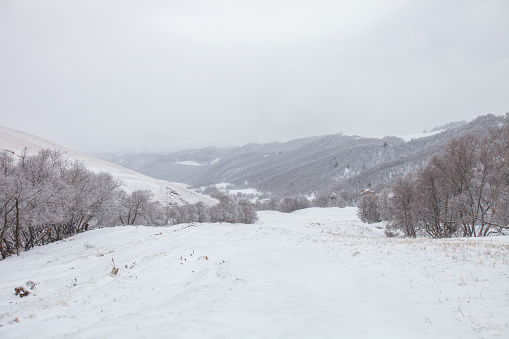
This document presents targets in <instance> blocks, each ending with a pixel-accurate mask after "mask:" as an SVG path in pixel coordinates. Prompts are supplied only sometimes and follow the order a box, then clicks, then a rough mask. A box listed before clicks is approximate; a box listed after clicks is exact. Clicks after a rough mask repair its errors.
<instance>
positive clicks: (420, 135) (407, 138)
mask: <svg viewBox="0 0 509 339" xmlns="http://www.w3.org/2000/svg"><path fill="white" fill-rule="evenodd" d="M443 131H444V130H440V131H432V132H422V133H413V134H403V135H381V136H380V135H376V136H369V137H366V138H375V139H383V138H385V137H397V138H401V139H403V140H404V141H405V142H409V141H412V140H414V139H420V138H425V137H429V136H432V135H435V134H438V133H442V132H443ZM360 138H363V137H358V138H357V139H360Z"/></svg>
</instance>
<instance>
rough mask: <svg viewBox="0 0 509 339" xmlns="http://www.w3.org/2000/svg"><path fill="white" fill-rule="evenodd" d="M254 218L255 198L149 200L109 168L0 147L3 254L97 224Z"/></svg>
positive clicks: (0, 248) (0, 251)
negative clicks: (186, 202)
mask: <svg viewBox="0 0 509 339" xmlns="http://www.w3.org/2000/svg"><path fill="white" fill-rule="evenodd" d="M196 216H198V217H196ZM256 219H257V216H256V211H255V208H254V205H253V204H251V203H249V202H247V201H240V202H234V201H232V200H230V199H229V198H226V197H224V198H222V199H220V201H219V203H218V204H216V205H215V206H211V207H207V206H205V205H204V204H203V203H198V204H196V205H190V206H182V207H178V206H163V205H161V204H160V203H158V202H157V201H153V195H152V193H150V192H149V191H146V190H136V191H134V192H131V193H126V192H125V191H124V190H122V189H121V183H120V182H118V181H116V180H115V179H114V178H113V177H112V176H111V175H110V174H108V173H94V172H92V171H90V170H88V169H87V168H86V167H85V166H84V165H83V164H82V163H81V162H78V161H75V162H69V161H68V160H67V159H65V158H64V157H63V156H62V154H61V153H60V152H58V151H53V150H42V151H40V152H39V153H38V154H37V155H28V154H27V153H26V152H23V153H22V154H21V156H19V158H18V157H15V156H14V154H13V153H12V152H10V151H7V150H3V151H1V152H0V255H1V256H2V259H5V258H6V257H7V256H9V255H11V254H15V253H17V254H18V255H19V253H20V252H21V251H26V250H29V249H31V248H33V247H35V246H39V245H44V244H47V243H51V242H54V241H58V240H62V239H65V238H67V237H69V236H72V235H75V234H77V233H81V232H84V231H87V230H88V229H89V228H93V227H95V226H97V225H100V226H116V225H152V226H163V225H168V224H176V223H181V222H231V223H253V222H254V221H255V220H256Z"/></svg>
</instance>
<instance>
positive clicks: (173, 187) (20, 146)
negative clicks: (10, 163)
mask: <svg viewBox="0 0 509 339" xmlns="http://www.w3.org/2000/svg"><path fill="white" fill-rule="evenodd" d="M25 148H26V150H27V152H28V153H29V154H37V153H38V152H39V151H40V150H41V149H44V148H50V149H54V150H60V151H61V152H62V153H63V155H64V156H65V157H66V158H68V159H69V160H71V161H73V160H79V161H81V162H83V163H84V164H85V165H86V166H87V168H89V169H90V170H92V171H94V172H108V173H110V174H111V175H112V176H113V177H115V178H116V179H117V180H119V181H121V182H122V183H123V186H122V188H123V189H124V190H125V191H126V192H128V193H130V192H132V191H135V190H137V189H144V190H149V191H151V192H152V193H153V194H154V200H157V201H160V202H161V203H163V204H167V203H171V204H179V205H180V204H186V203H191V204H194V203H197V202H199V201H203V202H204V203H206V204H207V205H213V204H214V203H215V202H216V201H215V200H214V199H212V198H210V197H207V196H203V195H201V194H198V193H195V192H193V191H190V190H188V189H187V188H186V187H187V185H185V184H178V183H170V182H168V181H164V180H158V179H154V178H151V177H149V176H146V175H144V174H141V173H137V172H134V171H132V170H129V169H127V168H124V167H121V166H119V165H115V164H112V163H110V162H107V161H104V160H100V159H96V158H93V157H90V156H87V155H84V154H81V153H78V152H75V151H72V150H70V149H68V148H65V147H63V146H60V145H57V144H55V143H53V142H51V141H48V140H45V139H43V138H39V137H37V136H34V135H32V134H29V133H25V132H22V131H18V130H14V129H10V128H7V127H0V150H2V149H7V150H10V151H12V152H14V153H15V154H17V155H19V154H20V153H21V152H23V150H24V149H25Z"/></svg>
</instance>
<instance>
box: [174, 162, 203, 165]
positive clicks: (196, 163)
mask: <svg viewBox="0 0 509 339" xmlns="http://www.w3.org/2000/svg"><path fill="white" fill-rule="evenodd" d="M176 164H179V165H186V166H204V165H205V164H200V163H199V162H196V161H178V162H176Z"/></svg>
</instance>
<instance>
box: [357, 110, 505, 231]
mask: <svg viewBox="0 0 509 339" xmlns="http://www.w3.org/2000/svg"><path fill="white" fill-rule="evenodd" d="M358 207H359V217H360V218H361V219H362V220H363V221H365V222H378V221H381V220H386V221H387V225H388V227H387V233H388V234H389V235H394V234H397V233H398V232H399V233H402V234H404V235H405V236H408V237H416V236H419V235H427V236H430V237H433V238H449V237H452V236H463V237H478V236H488V235H492V234H501V233H503V232H504V231H506V230H507V229H509V122H508V121H507V120H506V121H505V122H504V124H503V125H502V126H500V127H498V128H492V129H490V130H489V131H488V133H487V134H486V135H485V136H482V137H480V136H476V135H473V134H468V135H464V136H461V137H458V138H454V139H452V140H451V141H450V142H449V143H448V144H447V146H446V147H445V149H444V151H443V152H442V153H441V154H440V155H436V156H434V157H432V158H431V160H430V161H429V162H428V163H427V164H426V165H424V166H423V167H422V168H420V169H419V170H418V171H416V172H413V173H409V174H407V175H405V176H404V177H401V178H398V179H396V180H395V182H394V184H393V185H392V187H391V189H390V190H389V191H383V192H381V193H379V194H371V195H366V196H363V197H362V198H361V199H360V200H359V202H358Z"/></svg>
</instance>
